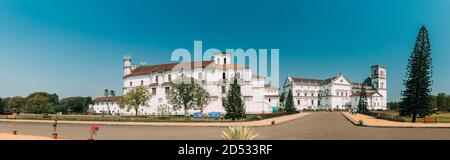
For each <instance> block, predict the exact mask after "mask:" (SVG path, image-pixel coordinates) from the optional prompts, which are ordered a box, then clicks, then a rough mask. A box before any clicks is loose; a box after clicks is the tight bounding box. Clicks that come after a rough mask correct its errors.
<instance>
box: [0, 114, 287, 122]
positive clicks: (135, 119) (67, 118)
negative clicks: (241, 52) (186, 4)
mask: <svg viewBox="0 0 450 160" xmlns="http://www.w3.org/2000/svg"><path fill="white" fill-rule="evenodd" d="M283 115H286V114H284V113H282V114H263V115H256V114H249V115H247V117H246V118H245V119H242V120H238V121H254V120H261V119H267V118H273V117H278V116H283ZM7 118H8V116H7V115H0V119H7ZM15 118H16V119H26V120H54V119H58V120H65V121H113V122H231V121H232V120H231V119H224V118H215V119H214V118H193V117H185V116H184V115H171V116H112V115H54V114H52V115H48V116H44V115H42V114H19V115H16V116H15Z"/></svg>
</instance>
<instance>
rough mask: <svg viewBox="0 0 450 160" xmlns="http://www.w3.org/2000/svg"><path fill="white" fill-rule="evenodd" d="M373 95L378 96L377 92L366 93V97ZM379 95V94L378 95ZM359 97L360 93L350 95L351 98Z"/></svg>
mask: <svg viewBox="0 0 450 160" xmlns="http://www.w3.org/2000/svg"><path fill="white" fill-rule="evenodd" d="M374 94H378V93H377V92H366V96H367V97H372V96H373V95H374ZM378 95H380V94H378ZM359 96H361V92H355V93H353V94H352V95H351V97H359Z"/></svg>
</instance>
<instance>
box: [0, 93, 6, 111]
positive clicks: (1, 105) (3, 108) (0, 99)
mask: <svg viewBox="0 0 450 160" xmlns="http://www.w3.org/2000/svg"><path fill="white" fill-rule="evenodd" d="M3 113H5V106H4V105H3V101H2V98H1V97H0V114H3Z"/></svg>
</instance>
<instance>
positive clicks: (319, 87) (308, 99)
mask: <svg viewBox="0 0 450 160" xmlns="http://www.w3.org/2000/svg"><path fill="white" fill-rule="evenodd" d="M386 82H387V81H386V66H384V65H374V66H372V67H371V76H370V77H368V78H367V79H366V80H365V81H364V82H362V84H363V85H365V86H366V96H367V102H368V109H369V110H386V109H387V83H386ZM289 90H292V94H293V98H294V103H295V107H296V108H297V109H300V110H301V109H321V108H332V109H350V108H357V106H358V104H359V98H360V91H361V83H355V82H351V81H350V80H349V79H347V78H346V77H345V76H344V75H343V74H339V75H337V76H334V77H331V78H328V79H325V80H319V79H308V78H294V77H287V79H286V81H285V83H284V92H285V95H286V96H287V93H288V92H289Z"/></svg>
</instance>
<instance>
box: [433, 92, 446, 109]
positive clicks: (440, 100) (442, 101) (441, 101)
mask: <svg viewBox="0 0 450 160" xmlns="http://www.w3.org/2000/svg"><path fill="white" fill-rule="evenodd" d="M436 107H437V108H438V110H439V111H447V110H448V104H447V95H446V94H445V93H439V94H438V95H437V97H436Z"/></svg>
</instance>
